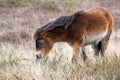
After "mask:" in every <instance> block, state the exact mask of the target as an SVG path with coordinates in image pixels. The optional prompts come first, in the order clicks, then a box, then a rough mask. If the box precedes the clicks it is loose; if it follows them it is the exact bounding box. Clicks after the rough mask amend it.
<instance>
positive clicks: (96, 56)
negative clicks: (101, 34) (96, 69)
mask: <svg viewBox="0 0 120 80" xmlns="http://www.w3.org/2000/svg"><path fill="white" fill-rule="evenodd" d="M92 48H93V50H94V52H95V54H94V56H95V58H96V59H98V58H99V52H100V50H101V42H99V43H98V44H93V45H92Z"/></svg>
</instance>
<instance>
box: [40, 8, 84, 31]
mask: <svg viewBox="0 0 120 80" xmlns="http://www.w3.org/2000/svg"><path fill="white" fill-rule="evenodd" d="M82 13H83V10H81V11H78V12H76V13H74V14H73V15H70V16H61V17H59V18H57V19H56V20H55V21H51V22H49V23H48V24H46V25H45V26H43V27H42V28H41V30H42V31H49V30H52V29H55V28H56V27H64V28H68V27H69V26H70V25H71V24H72V22H73V21H74V20H75V18H76V16H79V15H81V14H82Z"/></svg>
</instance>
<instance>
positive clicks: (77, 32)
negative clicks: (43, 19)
mask: <svg viewBox="0 0 120 80" xmlns="http://www.w3.org/2000/svg"><path fill="white" fill-rule="evenodd" d="M112 27H113V17H112V14H111V13H110V12H109V11H108V10H107V9H105V8H91V9H88V10H85V11H83V10H82V11H78V12H76V13H74V14H72V15H70V16H62V17H59V18H58V19H56V20H55V21H52V22H49V23H48V24H46V25H45V26H43V27H42V28H38V29H37V30H36V32H35V33H34V41H35V45H36V51H37V52H39V51H41V53H39V54H36V57H37V59H40V58H43V57H44V56H46V55H47V54H48V53H49V51H50V50H51V49H52V47H53V44H54V43H55V42H67V43H68V44H69V45H70V46H71V47H73V51H74V54H73V60H77V57H78V54H79V51H80V48H84V46H86V45H92V48H93V49H94V51H95V56H99V53H100V54H101V56H104V54H105V50H106V49H107V45H108V40H109V38H110V35H111V32H112ZM82 56H83V59H84V60H86V58H87V56H86V54H85V51H84V49H82Z"/></svg>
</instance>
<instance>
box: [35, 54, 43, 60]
mask: <svg viewBox="0 0 120 80" xmlns="http://www.w3.org/2000/svg"><path fill="white" fill-rule="evenodd" d="M43 57H44V54H43V53H40V54H36V58H37V59H42V58H43Z"/></svg>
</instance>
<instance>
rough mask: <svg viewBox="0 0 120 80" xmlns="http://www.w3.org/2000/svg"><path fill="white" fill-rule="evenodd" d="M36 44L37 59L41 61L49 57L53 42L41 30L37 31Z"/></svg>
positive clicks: (35, 35)
mask: <svg viewBox="0 0 120 80" xmlns="http://www.w3.org/2000/svg"><path fill="white" fill-rule="evenodd" d="M34 42H35V46H36V58H37V59H41V58H43V57H44V56H45V55H47V54H48V53H49V51H50V49H51V48H52V45H53V44H52V41H51V39H50V38H49V37H47V34H46V33H45V32H44V31H42V30H41V29H37V30H36V32H35V34H34Z"/></svg>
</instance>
